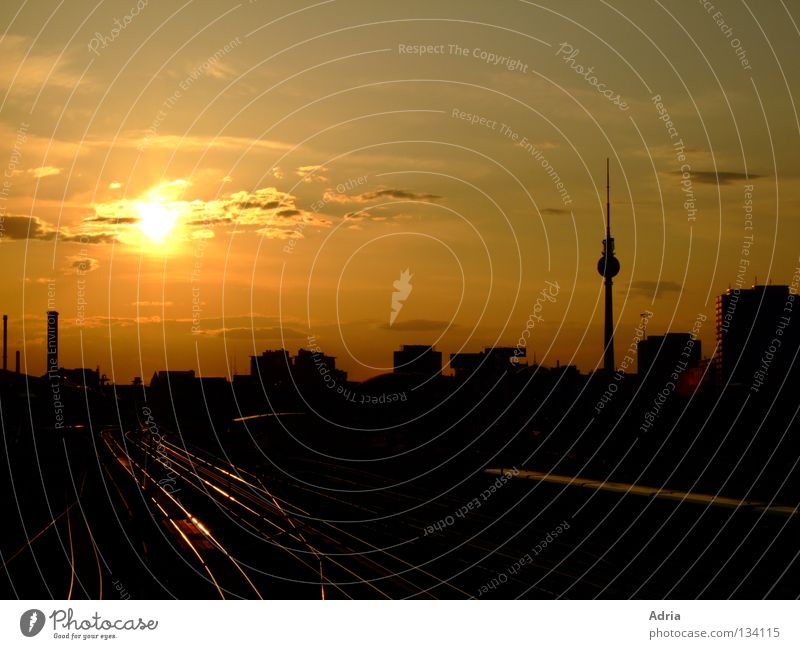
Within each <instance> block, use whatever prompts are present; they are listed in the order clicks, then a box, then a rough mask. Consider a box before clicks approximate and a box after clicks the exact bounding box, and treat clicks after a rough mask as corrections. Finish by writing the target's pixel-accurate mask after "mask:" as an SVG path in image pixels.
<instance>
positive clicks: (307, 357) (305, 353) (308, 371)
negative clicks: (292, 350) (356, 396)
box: [292, 348, 347, 385]
mask: <svg viewBox="0 0 800 649" xmlns="http://www.w3.org/2000/svg"><path fill="white" fill-rule="evenodd" d="M292 372H293V375H294V379H295V382H296V383H297V384H299V385H309V384H315V383H316V382H318V381H319V380H320V379H322V378H323V377H324V376H325V375H328V374H329V375H331V376H332V377H333V379H334V380H335V381H336V382H337V383H345V382H346V381H347V372H345V371H344V370H337V369H336V357H335V356H327V355H325V354H323V353H322V352H319V351H314V350H309V349H302V348H301V349H298V350H297V356H295V357H294V363H293V366H292Z"/></svg>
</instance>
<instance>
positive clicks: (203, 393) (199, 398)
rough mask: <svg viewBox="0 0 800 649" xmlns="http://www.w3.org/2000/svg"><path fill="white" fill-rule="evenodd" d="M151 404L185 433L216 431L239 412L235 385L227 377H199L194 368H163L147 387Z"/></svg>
mask: <svg viewBox="0 0 800 649" xmlns="http://www.w3.org/2000/svg"><path fill="white" fill-rule="evenodd" d="M147 404H148V405H149V406H152V409H153V411H154V412H155V413H156V414H157V415H158V418H159V421H164V422H167V424H168V426H169V427H174V428H175V429H176V430H177V429H179V428H180V429H181V430H182V431H183V432H185V433H191V434H201V433H204V432H208V431H209V430H213V428H209V427H211V426H212V425H213V424H214V423H219V422H222V421H226V420H228V419H230V418H231V417H232V416H233V414H234V412H235V404H234V401H233V392H232V388H231V384H230V383H229V382H228V380H227V379H226V378H224V377H197V376H195V373H194V370H178V371H175V370H170V371H163V370H162V371H159V372H155V373H154V374H153V378H152V379H151V380H150V386H149V388H148V390H147Z"/></svg>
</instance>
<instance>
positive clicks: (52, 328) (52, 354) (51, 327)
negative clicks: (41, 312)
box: [47, 311, 58, 373]
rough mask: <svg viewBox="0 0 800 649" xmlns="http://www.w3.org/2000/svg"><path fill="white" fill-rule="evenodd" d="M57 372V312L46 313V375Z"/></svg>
mask: <svg viewBox="0 0 800 649" xmlns="http://www.w3.org/2000/svg"><path fill="white" fill-rule="evenodd" d="M50 372H58V311H48V312H47V373H50Z"/></svg>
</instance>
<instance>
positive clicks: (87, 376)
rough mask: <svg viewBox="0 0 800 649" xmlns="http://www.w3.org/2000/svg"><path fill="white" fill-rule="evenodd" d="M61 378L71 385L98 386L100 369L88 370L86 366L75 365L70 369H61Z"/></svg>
mask: <svg viewBox="0 0 800 649" xmlns="http://www.w3.org/2000/svg"><path fill="white" fill-rule="evenodd" d="M60 375H61V378H62V379H64V381H65V382H66V383H67V384H68V385H71V386H73V387H82V388H95V389H96V388H99V387H100V369H99V368H98V369H96V370H90V369H89V368H86V367H77V368H75V369H72V370H66V369H63V368H62V369H61V370H60Z"/></svg>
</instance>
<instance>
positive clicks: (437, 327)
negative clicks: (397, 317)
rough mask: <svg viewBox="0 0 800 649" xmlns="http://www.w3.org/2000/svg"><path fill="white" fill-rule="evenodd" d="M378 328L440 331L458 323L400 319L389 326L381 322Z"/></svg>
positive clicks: (451, 327)
mask: <svg viewBox="0 0 800 649" xmlns="http://www.w3.org/2000/svg"><path fill="white" fill-rule="evenodd" d="M378 328H379V329H387V330H391V331H442V330H443V329H456V328H458V325H456V324H453V323H452V322H448V321H446V320H404V321H403V320H401V321H399V322H395V323H394V324H393V325H391V326H389V325H388V324H387V323H383V324H381V325H380V326H379V327H378Z"/></svg>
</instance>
